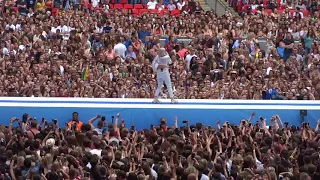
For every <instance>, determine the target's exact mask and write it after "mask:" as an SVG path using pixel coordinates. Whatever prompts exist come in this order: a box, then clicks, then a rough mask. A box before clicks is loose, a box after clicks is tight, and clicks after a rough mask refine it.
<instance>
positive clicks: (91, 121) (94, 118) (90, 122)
mask: <svg viewBox="0 0 320 180" xmlns="http://www.w3.org/2000/svg"><path fill="white" fill-rule="evenodd" d="M99 118H101V115H96V116H95V117H93V118H91V119H90V120H89V122H88V124H89V125H90V126H91V128H94V125H93V124H92V123H93V122H94V121H95V120H97V119H99Z"/></svg>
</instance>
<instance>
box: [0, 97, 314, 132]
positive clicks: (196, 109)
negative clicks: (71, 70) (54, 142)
mask: <svg viewBox="0 0 320 180" xmlns="http://www.w3.org/2000/svg"><path fill="white" fill-rule="evenodd" d="M151 101H152V100H151V99H100V98H94V99H91V98H21V97H19V98H15V97H11V98H9V97H6V98H1V99H0V113H1V122H0V123H1V124H3V125H8V124H9V120H10V119H11V118H12V117H17V118H21V117H22V115H23V114H24V113H28V114H30V116H31V117H37V119H38V120H40V119H42V118H46V119H47V121H51V119H58V122H59V125H60V126H63V125H64V124H65V122H67V121H70V120H71V118H72V113H73V112H78V113H79V119H80V120H81V121H82V122H84V123H87V122H88V120H89V119H91V118H92V117H95V116H96V115H98V114H100V115H102V116H105V117H106V119H107V121H108V123H109V122H111V121H112V118H111V116H115V115H116V114H117V113H120V114H121V119H122V118H123V119H124V120H125V123H126V125H127V126H131V124H135V125H136V127H137V128H138V129H144V128H149V127H150V125H158V124H159V119H160V118H162V117H164V118H166V119H167V120H168V125H170V126H171V125H173V118H174V116H178V117H179V125H180V126H181V125H183V124H182V121H183V120H189V121H190V122H191V123H192V124H195V123H196V122H202V123H203V124H205V125H212V126H214V125H215V124H216V120H218V119H219V120H221V121H229V122H230V123H231V124H239V122H240V120H241V119H248V118H249V116H250V115H251V113H252V112H256V114H257V115H256V117H255V118H254V119H253V120H252V122H253V123H255V122H256V121H259V116H262V117H263V118H267V119H268V121H267V122H268V123H269V119H270V118H271V117H272V116H273V115H275V114H278V115H280V117H281V119H282V120H283V123H284V122H286V121H288V122H289V124H292V125H296V126H300V123H301V120H302V118H301V116H300V110H307V116H306V117H305V120H306V121H307V122H309V123H310V125H312V126H315V125H316V120H317V119H318V118H319V117H320V101H286V100H284V101H272V100H270V101H269V100H213V99H181V100H178V103H177V104H170V102H169V101H170V100H163V103H162V104H152V103H151Z"/></svg>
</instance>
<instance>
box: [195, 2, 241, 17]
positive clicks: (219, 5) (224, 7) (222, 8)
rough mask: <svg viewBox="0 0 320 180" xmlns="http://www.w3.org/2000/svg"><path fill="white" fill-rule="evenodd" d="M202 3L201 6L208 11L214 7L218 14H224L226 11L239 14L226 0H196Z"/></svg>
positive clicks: (235, 14)
mask: <svg viewBox="0 0 320 180" xmlns="http://www.w3.org/2000/svg"><path fill="white" fill-rule="evenodd" d="M196 1H197V2H199V3H200V5H201V7H202V8H203V9H204V10H205V11H207V10H211V9H213V10H214V11H215V12H216V13H217V14H218V16H222V15H224V14H225V12H226V11H229V12H231V13H232V14H233V15H234V16H237V15H238V13H237V12H235V11H234V10H233V8H230V7H229V5H228V2H226V1H225V0H196Z"/></svg>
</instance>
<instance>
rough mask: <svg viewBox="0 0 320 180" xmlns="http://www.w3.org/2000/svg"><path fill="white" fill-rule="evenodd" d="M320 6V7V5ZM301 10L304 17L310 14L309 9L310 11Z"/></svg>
mask: <svg viewBox="0 0 320 180" xmlns="http://www.w3.org/2000/svg"><path fill="white" fill-rule="evenodd" d="M319 7H320V6H319ZM319 11H320V9H319ZM301 12H302V14H303V16H304V17H307V16H309V11H308V10H302V11H301Z"/></svg>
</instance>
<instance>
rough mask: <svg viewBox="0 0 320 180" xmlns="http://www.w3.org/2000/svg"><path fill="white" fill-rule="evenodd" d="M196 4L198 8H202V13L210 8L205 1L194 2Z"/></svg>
mask: <svg viewBox="0 0 320 180" xmlns="http://www.w3.org/2000/svg"><path fill="white" fill-rule="evenodd" d="M196 1H197V2H199V4H200V6H201V7H202V9H203V10H204V11H210V10H211V7H210V6H209V5H208V4H207V2H206V0H196Z"/></svg>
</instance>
